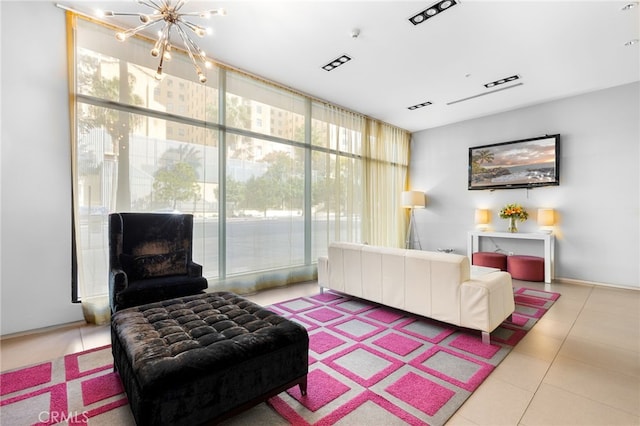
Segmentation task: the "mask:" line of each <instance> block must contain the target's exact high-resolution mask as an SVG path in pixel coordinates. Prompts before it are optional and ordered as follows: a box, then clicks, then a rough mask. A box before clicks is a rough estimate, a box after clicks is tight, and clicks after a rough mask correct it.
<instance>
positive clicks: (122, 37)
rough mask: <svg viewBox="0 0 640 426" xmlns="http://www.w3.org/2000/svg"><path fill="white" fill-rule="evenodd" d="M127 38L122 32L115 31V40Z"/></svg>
mask: <svg viewBox="0 0 640 426" xmlns="http://www.w3.org/2000/svg"><path fill="white" fill-rule="evenodd" d="M126 39H127V35H126V34H125V33H123V32H117V33H116V40H118V41H125V40H126Z"/></svg>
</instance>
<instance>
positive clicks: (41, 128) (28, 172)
mask: <svg viewBox="0 0 640 426" xmlns="http://www.w3.org/2000/svg"><path fill="white" fill-rule="evenodd" d="M0 22H1V24H2V25H1V29H0V31H1V32H0V37H1V39H0V41H1V50H0V52H2V59H1V73H0V82H1V84H2V86H1V87H0V89H1V92H0V93H1V94H0V96H1V98H0V99H1V108H2V110H1V120H2V121H1V124H2V130H1V133H0V134H1V166H0V167H1V169H0V178H1V180H0V197H1V203H2V204H1V205H2V213H1V217H0V220H1V225H0V233H1V234H0V235H1V241H2V247H1V251H0V256H1V257H0V291H1V293H0V294H1V297H0V299H1V300H0V307H1V313H0V319H1V327H0V333H1V334H2V335H5V334H9V333H15V332H19V331H24V330H30V329H34V328H40V327H46V326H50V325H56V324H62V323H67V322H72V321H78V320H82V310H81V307H80V305H77V304H72V303H71V215H70V212H71V177H70V170H71V168H70V139H69V113H68V105H69V103H68V99H69V97H68V89H67V74H66V57H67V53H66V38H65V37H66V36H65V15H64V12H63V11H62V10H61V9H58V8H56V7H55V6H54V3H52V2H12V1H2V2H0Z"/></svg>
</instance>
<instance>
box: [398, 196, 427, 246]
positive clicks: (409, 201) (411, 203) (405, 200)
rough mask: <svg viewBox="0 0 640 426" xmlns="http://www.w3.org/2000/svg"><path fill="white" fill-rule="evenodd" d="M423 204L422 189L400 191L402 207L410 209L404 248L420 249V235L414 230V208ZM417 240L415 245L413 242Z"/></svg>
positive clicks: (420, 207) (418, 207)
mask: <svg viewBox="0 0 640 426" xmlns="http://www.w3.org/2000/svg"><path fill="white" fill-rule="evenodd" d="M424 206H425V196H424V192H422V191H403V192H402V207H404V208H406V209H411V215H410V219H409V229H408V230H407V239H406V241H405V248H408V249H415V248H417V249H419V250H422V245H421V244H420V236H419V235H418V233H417V232H416V225H415V214H414V211H415V209H422V208H424ZM415 242H417V245H416V244H415Z"/></svg>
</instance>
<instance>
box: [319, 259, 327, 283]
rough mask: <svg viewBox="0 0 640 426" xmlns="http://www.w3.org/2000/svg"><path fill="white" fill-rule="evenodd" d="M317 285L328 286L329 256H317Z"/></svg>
mask: <svg viewBox="0 0 640 426" xmlns="http://www.w3.org/2000/svg"><path fill="white" fill-rule="evenodd" d="M318 285H319V286H320V287H327V288H328V287H329V258H328V257H327V256H320V257H319V258H318Z"/></svg>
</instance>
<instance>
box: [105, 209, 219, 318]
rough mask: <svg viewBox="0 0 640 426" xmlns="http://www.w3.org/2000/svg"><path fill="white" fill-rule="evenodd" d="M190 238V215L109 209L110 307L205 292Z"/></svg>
mask: <svg viewBox="0 0 640 426" xmlns="http://www.w3.org/2000/svg"><path fill="white" fill-rule="evenodd" d="M192 239H193V216H192V215H190V214H171V213H112V214H110V215H109V303H110V304H111V312H116V311H118V310H121V309H124V308H128V307H131V306H138V305H143V304H145V303H151V302H157V301H160V300H166V299H172V298H174V297H182V296H188V295H192V294H198V293H202V292H203V290H205V289H206V288H207V287H208V283H207V279H206V278H204V277H203V276H202V266H201V265H198V264H197V263H194V262H193V261H192V259H191V256H192Z"/></svg>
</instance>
